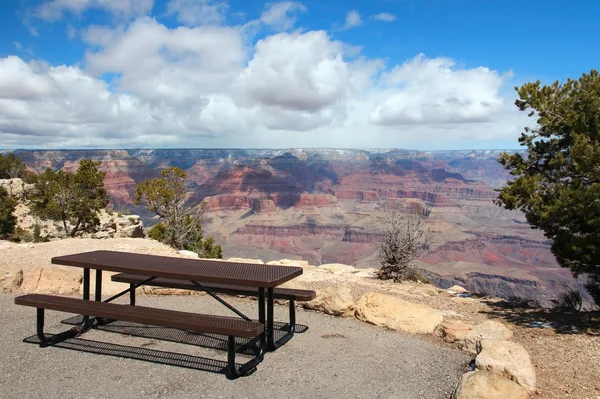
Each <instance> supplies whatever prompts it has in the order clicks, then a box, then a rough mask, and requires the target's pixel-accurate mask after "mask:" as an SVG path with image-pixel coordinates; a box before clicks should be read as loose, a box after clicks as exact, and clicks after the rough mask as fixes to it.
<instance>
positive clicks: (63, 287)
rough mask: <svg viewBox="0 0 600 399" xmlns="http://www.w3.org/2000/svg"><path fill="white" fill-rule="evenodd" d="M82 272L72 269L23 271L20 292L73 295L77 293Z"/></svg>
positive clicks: (56, 267) (58, 268) (40, 268)
mask: <svg viewBox="0 0 600 399" xmlns="http://www.w3.org/2000/svg"><path fill="white" fill-rule="evenodd" d="M82 276H83V272H82V271H81V269H78V268H74V267H60V266H53V267H38V268H33V269H26V270H24V271H23V283H22V284H21V286H20V287H19V290H20V291H21V292H25V293H33V292H35V293H37V294H58V295H61V294H74V293H76V292H79V286H80V284H81V279H82Z"/></svg>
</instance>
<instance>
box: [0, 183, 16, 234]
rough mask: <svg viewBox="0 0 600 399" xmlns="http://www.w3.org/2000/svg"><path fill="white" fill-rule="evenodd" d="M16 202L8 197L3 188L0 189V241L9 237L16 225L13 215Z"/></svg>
mask: <svg viewBox="0 0 600 399" xmlns="http://www.w3.org/2000/svg"><path fill="white" fill-rule="evenodd" d="M16 206H17V201H15V200H14V199H13V198H11V197H10V196H9V195H8V191H6V189H4V187H0V239H5V238H8V237H10V235H11V234H13V232H14V230H15V226H16V225H17V217H16V216H15V215H14V211H15V207H16Z"/></svg>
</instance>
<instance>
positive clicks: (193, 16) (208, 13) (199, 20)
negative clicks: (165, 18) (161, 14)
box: [167, 0, 229, 26]
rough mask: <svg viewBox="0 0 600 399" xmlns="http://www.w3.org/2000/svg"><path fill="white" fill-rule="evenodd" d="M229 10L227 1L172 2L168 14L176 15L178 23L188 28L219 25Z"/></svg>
mask: <svg viewBox="0 0 600 399" xmlns="http://www.w3.org/2000/svg"><path fill="white" fill-rule="evenodd" d="M228 9H229V5H228V4H227V2H226V1H211V0H171V1H170V2H169V4H168V5H167V14H168V15H171V14H175V15H176V16H177V21H179V22H181V23H182V24H184V25H187V26H198V25H219V24H220V23H221V22H223V19H224V18H225V13H226V12H227V10H228Z"/></svg>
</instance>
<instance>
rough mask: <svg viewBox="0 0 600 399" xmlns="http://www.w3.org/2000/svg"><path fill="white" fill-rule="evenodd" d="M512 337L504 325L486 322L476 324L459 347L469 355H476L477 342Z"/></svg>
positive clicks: (490, 321) (491, 321)
mask: <svg viewBox="0 0 600 399" xmlns="http://www.w3.org/2000/svg"><path fill="white" fill-rule="evenodd" d="M512 336H513V333H512V331H510V330H509V329H508V328H506V327H505V326H504V324H502V323H500V322H497V321H493V320H487V321H484V322H483V323H481V324H478V325H476V326H475V328H473V329H472V330H471V331H469V333H468V334H467V335H466V336H465V340H464V342H462V343H461V345H460V347H461V348H462V349H463V350H466V351H468V352H471V353H477V345H478V342H479V341H481V340H484V339H495V340H500V341H503V340H508V339H511V338H512Z"/></svg>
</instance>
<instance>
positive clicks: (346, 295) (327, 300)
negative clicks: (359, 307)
mask: <svg viewBox="0 0 600 399" xmlns="http://www.w3.org/2000/svg"><path fill="white" fill-rule="evenodd" d="M302 306H303V307H304V308H305V309H312V310H318V311H320V312H323V313H327V314H330V315H334V316H342V317H352V316H354V310H355V304H354V298H353V297H352V292H351V291H350V288H348V287H346V286H329V287H325V288H321V289H317V296H316V297H315V299H313V300H312V301H308V302H304V303H303V305H302Z"/></svg>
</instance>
